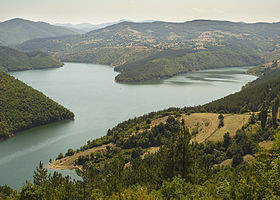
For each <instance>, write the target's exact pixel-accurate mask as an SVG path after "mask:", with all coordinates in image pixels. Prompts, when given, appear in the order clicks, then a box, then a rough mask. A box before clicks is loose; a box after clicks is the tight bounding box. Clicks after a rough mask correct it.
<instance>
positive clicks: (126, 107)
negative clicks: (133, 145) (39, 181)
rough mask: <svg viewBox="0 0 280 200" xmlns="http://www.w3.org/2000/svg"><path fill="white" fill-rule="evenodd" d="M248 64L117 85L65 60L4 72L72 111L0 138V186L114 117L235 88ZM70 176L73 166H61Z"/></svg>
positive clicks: (106, 70)
mask: <svg viewBox="0 0 280 200" xmlns="http://www.w3.org/2000/svg"><path fill="white" fill-rule="evenodd" d="M247 69H248V67H247V68H246V67H243V68H223V69H211V70H202V71H197V72H192V73H188V74H181V75H178V76H176V77H173V78H169V79H166V80H160V81H149V82H145V83H141V84H119V83H116V82H114V77H115V76H116V75H117V73H116V72H114V71H113V70H112V68H110V67H108V66H103V65H94V64H80V63H66V64H65V65H64V67H62V68H58V69H45V70H30V71H22V72H13V73H10V74H11V75H13V76H14V77H16V78H18V79H20V80H22V81H23V82H25V83H26V84H28V85H30V86H32V87H33V88H35V89H38V90H40V91H42V92H43V93H44V94H45V95H47V96H49V97H50V98H52V99H53V100H55V101H57V102H58V103H60V104H62V105H64V106H65V107H67V108H69V109H70V110H71V111H73V112H74V113H75V120H74V121H64V122H58V123H54V124H50V125H46V126H42V127H37V128H33V129H30V130H27V131H24V132H21V133H18V134H16V136H15V137H13V138H10V139H8V140H6V141H3V142H0V185H4V184H7V185H10V186H12V187H13V188H16V189H19V188H20V187H21V185H22V184H23V183H25V180H30V181H32V176H33V171H34V170H35V168H36V166H38V163H39V161H40V160H41V161H42V162H44V164H45V165H47V164H48V160H49V159H50V158H52V159H54V158H56V156H57V155H58V153H60V152H62V153H65V152H66V151H67V149H68V148H73V149H77V148H79V147H80V146H82V145H84V144H85V143H86V142H87V141H88V140H92V139H93V138H98V137H100V136H103V135H105V134H106V132H107V130H108V129H109V128H112V127H114V126H115V125H117V124H118V123H119V122H122V121H124V120H127V119H129V118H133V117H135V116H140V115H143V114H145V113H148V112H151V111H157V110H161V109H165V108H168V107H184V106H191V105H198V104H204V103H207V102H210V101H212V100H215V99H218V98H221V97H223V96H226V95H228V94H230V93H233V92H236V91H239V90H240V89H241V87H242V86H243V85H244V84H246V83H247V82H249V81H252V80H254V79H256V77H255V76H251V75H246V74H245V71H246V70H247ZM63 174H70V175H71V176H72V177H73V178H76V177H77V176H75V172H74V171H63Z"/></svg>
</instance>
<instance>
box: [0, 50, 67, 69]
mask: <svg viewBox="0 0 280 200" xmlns="http://www.w3.org/2000/svg"><path fill="white" fill-rule="evenodd" d="M61 66H63V63H61V62H60V61H58V60H57V59H55V58H53V57H51V56H49V55H48V54H46V53H42V52H39V51H37V52H27V53H25V52H20V51H18V50H15V49H11V48H8V47H1V46H0V71H17V70H28V69H43V68H54V67H61Z"/></svg>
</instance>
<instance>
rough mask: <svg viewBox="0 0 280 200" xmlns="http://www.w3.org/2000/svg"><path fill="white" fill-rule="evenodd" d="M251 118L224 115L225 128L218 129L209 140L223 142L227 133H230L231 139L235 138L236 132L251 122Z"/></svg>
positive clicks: (242, 115) (240, 115)
mask: <svg viewBox="0 0 280 200" xmlns="http://www.w3.org/2000/svg"><path fill="white" fill-rule="evenodd" d="M250 116H251V115H249V114H235V115H224V126H223V127H222V128H219V129H218V128H217V129H216V130H215V131H214V132H213V134H212V135H211V136H210V137H209V138H207V140H209V141H214V142H216V141H222V140H223V136H224V134H225V133H226V132H229V134H230V136H231V137H232V136H234V135H235V133H236V131H237V130H238V129H241V128H242V126H243V125H245V124H246V123H247V122H248V121H249V119H250ZM216 127H218V125H217V126H216Z"/></svg>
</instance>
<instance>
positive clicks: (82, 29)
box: [54, 20, 129, 34]
mask: <svg viewBox="0 0 280 200" xmlns="http://www.w3.org/2000/svg"><path fill="white" fill-rule="evenodd" d="M125 21H129V20H119V21H116V22H108V23H102V24H96V25H94V24H89V23H80V24H59V23H58V24H54V25H56V26H62V27H66V28H68V29H71V30H73V31H75V32H79V33H81V34H83V33H87V32H90V31H93V30H96V29H101V28H105V27H107V26H111V25H114V24H118V23H121V22H125Z"/></svg>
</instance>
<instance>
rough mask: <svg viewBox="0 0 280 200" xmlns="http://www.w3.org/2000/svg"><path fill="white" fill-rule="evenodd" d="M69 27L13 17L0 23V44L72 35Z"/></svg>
mask: <svg viewBox="0 0 280 200" xmlns="http://www.w3.org/2000/svg"><path fill="white" fill-rule="evenodd" d="M74 34H77V32H74V31H72V30H70V29H67V28H64V27H60V26H54V25H51V24H48V23H45V22H33V21H29V20H25V19H20V18H15V19H11V20H8V21H5V22H1V23H0V45H2V46H3V45H4V46H11V45H17V44H20V43H22V42H24V41H26V40H30V39H35V38H46V37H58V36H62V35H74Z"/></svg>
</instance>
